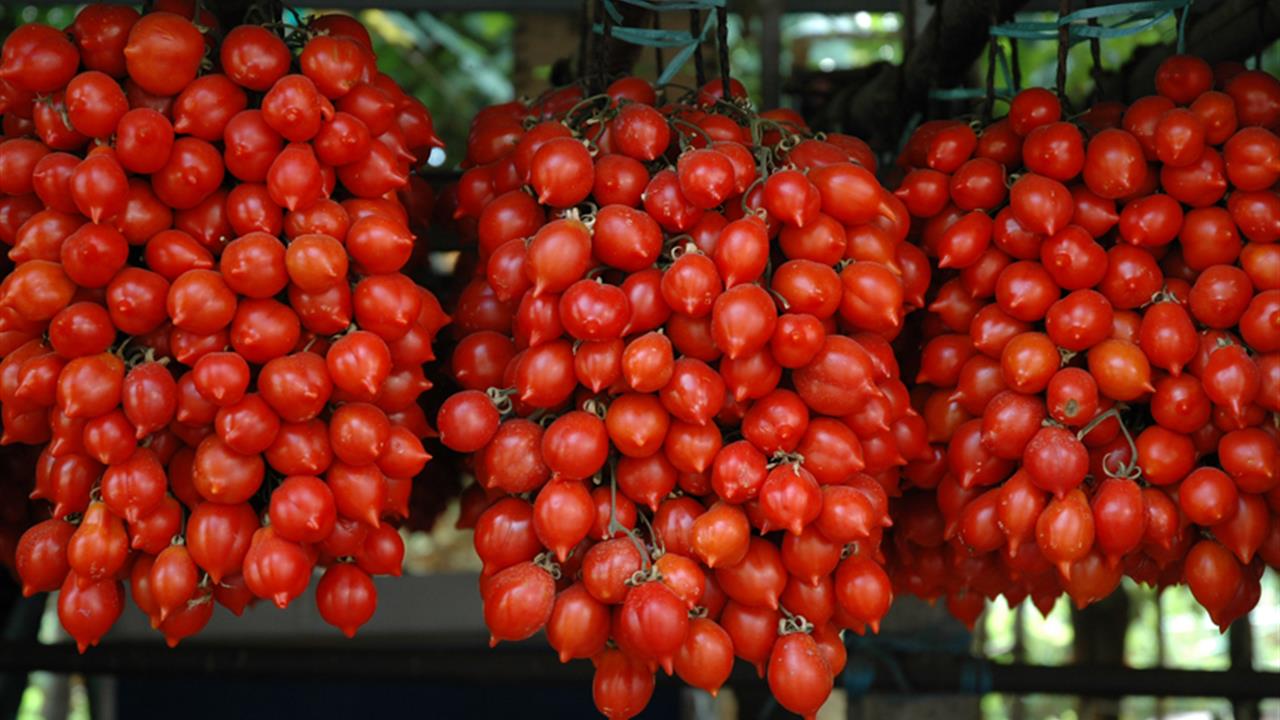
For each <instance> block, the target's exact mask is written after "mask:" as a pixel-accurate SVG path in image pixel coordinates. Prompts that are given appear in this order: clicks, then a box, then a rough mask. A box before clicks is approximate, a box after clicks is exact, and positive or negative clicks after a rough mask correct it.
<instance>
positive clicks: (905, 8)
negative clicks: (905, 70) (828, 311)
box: [902, 0, 916, 62]
mask: <svg viewBox="0 0 1280 720" xmlns="http://www.w3.org/2000/svg"><path fill="white" fill-rule="evenodd" d="M915 48H916V0H902V61H903V62H906V61H907V58H908V57H910V56H911V51H912V50H914V49H915Z"/></svg>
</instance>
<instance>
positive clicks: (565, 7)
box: [24, 0, 1123, 13]
mask: <svg viewBox="0 0 1280 720" xmlns="http://www.w3.org/2000/svg"><path fill="white" fill-rule="evenodd" d="M114 1H117V2H121V3H127V2H128V0H114ZM1122 1H1123V0H1108V1H1107V2H1102V3H1099V4H1100V5H1110V4H1113V3H1114V2H1122ZM755 2H756V0H729V8H730V10H732V11H734V12H740V11H741V10H742V9H743V8H744V7H751V6H752V5H753V4H754V3H755ZM779 3H780V4H781V5H782V6H783V11H784V12H789V13H796V12H816V13H850V12H859V11H865V12H899V11H900V10H901V9H902V3H901V0H779ZM24 4H27V5H65V4H66V0H27V2H26V3H24ZM128 4H136V3H128ZM320 5H322V6H323V7H324V8H327V9H335V10H371V9H382V10H426V11H428V12H475V11H480V10H486V11H495V12H569V11H572V12H578V11H579V10H580V9H581V8H582V2H581V0H474V2H468V1H467V0H372V1H371V2H370V1H368V0H324V2H323V3H320ZM1026 9H1027V10H1040V11H1045V12H1049V11H1056V10H1057V3H1056V1H1055V0H1031V2H1030V3H1028V4H1027V7H1026Z"/></svg>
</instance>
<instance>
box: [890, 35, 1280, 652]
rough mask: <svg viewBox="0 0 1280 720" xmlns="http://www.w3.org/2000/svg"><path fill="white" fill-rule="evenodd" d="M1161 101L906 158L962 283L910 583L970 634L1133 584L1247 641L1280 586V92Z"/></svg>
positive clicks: (1023, 122)
mask: <svg viewBox="0 0 1280 720" xmlns="http://www.w3.org/2000/svg"><path fill="white" fill-rule="evenodd" d="M1155 81H1156V82H1155V84H1156V88H1157V90H1158V92H1159V94H1157V95H1152V96H1150V97H1145V98H1142V99H1139V100H1137V101H1135V102H1133V103H1132V104H1130V105H1128V106H1124V105H1121V104H1119V103H1100V104H1098V105H1096V106H1094V107H1093V108H1092V109H1090V110H1089V111H1088V112H1086V113H1084V114H1083V115H1082V116H1080V117H1079V118H1078V119H1077V120H1075V121H1073V120H1072V119H1069V118H1065V117H1063V111H1062V107H1061V105H1060V103H1059V101H1058V98H1057V97H1056V96H1055V95H1054V94H1053V93H1051V92H1049V91H1047V90H1043V89H1032V90H1026V91H1023V92H1021V93H1019V94H1018V95H1017V96H1016V97H1014V98H1013V100H1012V103H1011V107H1010V110H1009V114H1008V116H1007V117H1006V118H1004V119H1002V120H999V121H997V122H995V123H994V124H991V125H989V126H987V127H985V128H975V126H972V125H970V124H967V123H964V122H954V121H953V122H931V123H926V124H925V125H923V126H921V127H920V129H919V130H917V131H916V133H915V134H914V136H913V137H912V138H911V139H910V141H909V142H908V144H907V146H906V148H905V151H904V152H903V154H902V156H901V158H900V161H901V164H902V165H903V167H904V169H905V170H906V171H907V172H906V175H905V177H903V179H902V181H901V184H900V186H899V188H898V190H897V191H896V192H897V195H898V197H899V198H901V199H902V200H903V202H904V203H905V204H906V206H907V207H908V209H909V210H910V211H911V214H912V216H913V217H914V218H915V219H916V228H917V229H918V238H919V242H920V244H921V245H922V246H923V247H924V249H925V251H926V252H927V253H928V255H929V256H930V258H931V259H933V260H934V261H936V263H937V266H938V268H939V269H940V272H939V274H938V277H937V285H936V288H935V289H934V290H933V291H932V292H933V294H932V297H931V304H930V305H929V313H928V314H927V317H926V318H925V320H924V324H923V341H922V343H921V344H920V345H918V346H917V347H920V348H922V351H921V352H919V367H918V375H917V378H916V380H917V383H918V385H917V387H916V388H915V389H914V390H913V394H912V397H913V399H914V400H915V401H916V407H917V409H918V411H919V412H920V413H921V414H922V415H923V417H924V420H925V423H926V425H927V427H928V439H929V442H930V444H931V445H930V449H929V450H928V452H927V454H926V457H925V458H924V459H923V460H921V461H918V462H913V463H910V464H909V465H907V467H906V468H905V475H906V476H907V477H908V478H909V480H910V485H911V487H912V488H913V489H911V490H909V491H908V492H907V494H906V496H905V497H903V498H902V499H901V501H900V502H899V504H897V505H895V514H894V521H895V537H894V540H895V543H894V547H895V558H896V561H897V562H896V563H895V567H896V568H897V571H898V572H897V575H896V577H895V580H896V581H897V584H898V587H900V588H901V589H902V590H903V591H909V592H914V593H917V594H920V595H924V596H927V597H937V596H940V595H946V596H947V597H948V603H949V604H950V606H951V609H952V611H953V612H954V613H955V614H956V615H957V616H959V617H961V618H963V619H965V620H967V621H969V622H972V621H973V619H974V618H976V617H977V614H978V613H979V612H980V611H981V609H982V603H983V600H984V598H991V597H995V596H996V595H997V594H1004V595H1005V596H1006V597H1007V598H1008V599H1009V601H1010V603H1017V602H1020V601H1021V600H1022V599H1024V598H1026V597H1028V596H1030V597H1031V598H1032V600H1033V602H1035V603H1036V605H1038V606H1039V607H1040V608H1041V609H1042V610H1044V611H1046V612H1047V610H1048V608H1049V607H1051V606H1052V604H1053V601H1054V600H1055V599H1056V598H1057V597H1058V596H1059V595H1060V594H1062V593H1064V592H1065V593H1066V594H1068V595H1069V596H1070V597H1071V598H1072V599H1073V600H1074V601H1075V602H1076V604H1077V605H1079V606H1084V605H1087V604H1089V603H1091V602H1094V601H1096V600H1099V599H1101V598H1103V597H1105V596H1106V595H1108V594H1109V593H1111V592H1112V591H1113V590H1115V588H1116V586H1117V585H1118V583H1119V582H1120V580H1121V577H1122V576H1123V575H1126V574H1127V575H1129V576H1130V577H1132V578H1134V579H1135V580H1137V581H1139V582H1144V583H1148V584H1153V585H1159V586H1165V585H1169V584H1176V583H1186V584H1187V585H1188V586H1189V587H1190V589H1191V592H1192V593H1193V594H1194V596H1195V598H1196V599H1197V600H1198V601H1199V602H1200V604H1201V605H1203V606H1204V607H1205V609H1206V610H1207V611H1208V612H1209V614H1210V615H1211V617H1212V618H1213V619H1214V621H1215V622H1216V623H1217V624H1218V625H1219V626H1221V627H1222V628H1224V630H1225V628H1226V626H1227V625H1228V624H1229V623H1230V622H1231V621H1232V620H1234V619H1235V618H1237V617H1239V616H1241V615H1242V614H1244V613H1246V612H1248V610H1249V609H1251V608H1252V607H1253V606H1254V605H1255V604H1256V603H1257V601H1258V596H1259V583H1258V578H1259V576H1260V575H1261V573H1262V570H1263V566H1264V564H1266V565H1270V566H1271V567H1280V446H1278V438H1280V428H1278V426H1277V421H1276V417H1277V416H1276V413H1277V412H1280V243H1278V242H1277V241H1278V240H1280V195H1278V194H1277V193H1276V183H1277V180H1278V179H1280V139H1278V138H1277V137H1276V135H1275V134H1274V132H1275V131H1276V130H1277V128H1280V82H1278V81H1277V80H1276V78H1274V77H1271V76H1269V75H1267V74H1265V73H1262V72H1259V71H1244V69H1243V68H1241V67H1239V66H1236V67H1234V68H1233V67H1219V68H1218V69H1217V70H1216V71H1215V70H1214V69H1212V68H1210V66H1209V65H1208V64H1207V63H1206V62H1204V61H1203V60H1201V59H1199V58H1195V57H1188V56H1174V57H1171V58H1169V59H1168V60H1166V61H1165V62H1164V63H1163V64H1162V65H1161V66H1160V68H1159V71H1158V73H1157V75H1156V78H1155ZM1215 87H1216V88H1218V89H1216V90H1215ZM913 354H914V353H913Z"/></svg>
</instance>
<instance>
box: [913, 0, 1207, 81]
mask: <svg viewBox="0 0 1280 720" xmlns="http://www.w3.org/2000/svg"><path fill="white" fill-rule="evenodd" d="M1192 2H1194V0H1143V1H1142V2H1126V3H1117V4H1115V5H1101V6H1098V7H1090V8H1082V9H1080V10H1076V11H1075V12H1071V13H1067V14H1066V15H1063V16H1062V17H1060V18H1058V19H1057V20H1050V21H1037V20H1023V21H1011V22H1007V23H1003V24H1000V25H994V26H992V27H991V34H992V35H995V36H996V37H1007V38H1010V39H1013V40H1053V41H1056V40H1058V30H1059V29H1061V28H1064V27H1065V28H1067V32H1068V41H1067V44H1068V46H1072V45H1076V44H1077V43H1081V42H1085V41H1087V40H1091V39H1107V38H1117V37H1125V36H1128V35H1136V34H1138V33H1140V32H1144V31H1146V30H1149V29H1151V28H1153V27H1155V26H1156V25H1159V24H1160V23H1162V22H1164V21H1165V20H1167V19H1169V18H1170V17H1172V16H1173V15H1174V12H1175V11H1177V10H1181V11H1182V12H1181V13H1180V15H1179V16H1178V18H1177V21H1178V22H1177V27H1178V53H1180V54H1181V53H1183V52H1186V47H1187V16H1189V15H1190V14H1191V4H1192ZM1122 15H1123V16H1124V17H1123V18H1122V19H1120V20H1119V21H1118V22H1116V23H1114V24H1112V25H1089V24H1088V22H1089V21H1090V20H1098V19H1101V18H1109V17H1118V16H1122ZM998 60H999V62H1000V68H1001V75H1003V76H1004V80H1005V88H1006V89H1005V90H996V93H995V97H996V98H997V99H1000V100H1009V99H1010V98H1012V96H1013V94H1014V93H1016V92H1017V91H1018V88H1015V87H1013V84H1014V83H1013V80H1012V78H1011V76H1010V72H1009V65H1008V62H1009V61H1008V58H1007V57H1006V54H1005V50H1004V46H1003V45H1001V46H1000V54H999V55H998ZM985 97H986V91H985V90H984V89H982V88H944V89H939V90H931V91H929V98H930V99H931V100H944V101H945V100H980V99H983V98H985Z"/></svg>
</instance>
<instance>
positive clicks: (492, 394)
mask: <svg viewBox="0 0 1280 720" xmlns="http://www.w3.org/2000/svg"><path fill="white" fill-rule="evenodd" d="M484 394H485V395H488V396H489V402H491V403H493V407H494V408H496V409H497V411H498V414H499V415H502V416H503V417H506V416H508V415H510V414H511V413H512V412H514V411H515V405H514V403H512V401H511V396H512V395H515V394H516V389H515V388H513V387H509V388H494V387H491V388H489V389H488V390H485V391H484Z"/></svg>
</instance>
